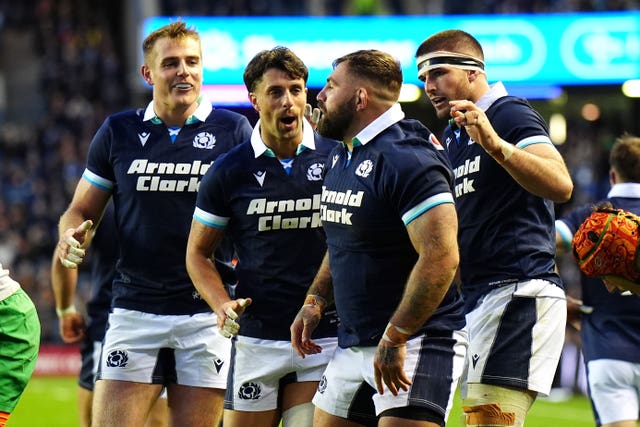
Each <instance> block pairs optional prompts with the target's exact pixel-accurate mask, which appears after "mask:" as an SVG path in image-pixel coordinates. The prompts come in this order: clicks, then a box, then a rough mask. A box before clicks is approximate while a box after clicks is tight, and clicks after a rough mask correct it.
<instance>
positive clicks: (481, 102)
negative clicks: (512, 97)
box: [476, 82, 509, 111]
mask: <svg viewBox="0 0 640 427" xmlns="http://www.w3.org/2000/svg"><path fill="white" fill-rule="evenodd" d="M507 95H509V93H508V92H507V89H506V88H505V87H504V84H503V83H502V82H497V83H494V84H492V85H491V86H490V87H489V91H488V92H487V93H485V94H484V95H482V97H480V99H478V102H476V106H477V107H478V108H480V109H481V110H482V111H487V109H488V108H489V107H491V104H493V103H494V102H496V100H498V99H499V98H502V97H504V96H507Z"/></svg>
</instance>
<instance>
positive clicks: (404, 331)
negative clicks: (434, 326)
mask: <svg viewBox="0 0 640 427" xmlns="http://www.w3.org/2000/svg"><path fill="white" fill-rule="evenodd" d="M407 231H408V233H409V237H410V239H411V242H412V244H413V247H414V248H415V250H416V252H417V253H418V260H417V262H416V264H415V266H414V267H413V270H412V271H411V274H410V275H409V279H408V280H407V283H406V285H405V290H404V293H403V295H402V299H401V300H400V303H399V304H398V307H397V308H396V310H395V312H394V313H393V315H392V316H391V319H390V321H389V325H388V326H387V328H386V330H385V333H384V336H383V337H382V339H381V340H380V342H379V343H378V347H377V349H376V355H375V357H374V361H373V365H374V366H373V367H374V377H375V382H376V388H377V389H378V393H380V394H383V392H384V390H383V383H384V384H385V385H386V386H387V387H388V388H389V390H390V391H391V393H392V394H394V395H397V394H398V389H403V390H407V389H408V388H407V387H408V386H409V385H410V384H411V380H410V379H409V378H408V377H407V375H406V373H405V371H404V360H405V357H406V345H405V344H406V341H407V340H408V338H409V336H410V335H411V334H413V333H414V332H416V331H417V330H419V329H420V327H422V325H424V324H425V322H426V321H427V320H428V319H429V318H430V317H431V316H432V315H433V313H434V312H435V311H436V309H437V308H438V306H439V305H440V303H441V302H442V299H443V298H444V295H445V294H446V293H447V291H448V289H449V287H450V286H451V284H452V282H453V280H454V277H455V274H456V270H457V267H458V263H459V255H458V243H457V234H458V220H457V216H456V210H455V207H454V205H453V204H452V203H447V204H442V205H439V206H436V207H434V208H432V209H430V210H428V211H427V212H425V213H424V214H422V215H421V216H419V217H418V218H416V219H415V220H413V221H412V222H410V223H409V225H407Z"/></svg>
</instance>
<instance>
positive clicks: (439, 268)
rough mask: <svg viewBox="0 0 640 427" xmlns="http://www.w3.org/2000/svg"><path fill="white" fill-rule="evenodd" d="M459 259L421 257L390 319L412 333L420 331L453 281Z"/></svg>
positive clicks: (392, 322)
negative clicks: (428, 258)
mask: <svg viewBox="0 0 640 427" xmlns="http://www.w3.org/2000/svg"><path fill="white" fill-rule="evenodd" d="M456 259H457V257H447V258H446V259H439V260H431V261H429V260H427V259H419V260H418V262H417V263H416V265H415V267H414V268H413V270H412V272H411V274H410V276H409V279H408V280H407V283H406V286H405V291H404V293H403V296H402V299H401V301H400V303H399V304H398V307H397V308H396V310H395V312H394V313H393V315H392V316H391V319H390V320H389V322H390V323H391V324H392V325H394V326H396V327H399V328H401V329H403V330H406V331H409V332H410V333H412V334H413V333H414V332H416V331H418V330H419V329H420V328H421V327H422V326H423V325H424V324H425V322H427V320H429V318H430V317H431V316H432V315H433V313H434V312H435V311H436V309H437V308H438V306H439V305H440V303H441V302H442V300H443V298H444V296H445V294H446V293H447V291H448V290H449V287H450V286H451V285H452V283H453V280H454V278H455V273H456V268H457V261H456Z"/></svg>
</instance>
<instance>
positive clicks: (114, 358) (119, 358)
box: [107, 350, 129, 368]
mask: <svg viewBox="0 0 640 427" xmlns="http://www.w3.org/2000/svg"><path fill="white" fill-rule="evenodd" d="M128 363H129V356H128V355H127V352H126V351H125V350H113V351H112V352H111V353H109V355H108V356H107V366H108V367H109V368H124V367H126V366H127V364H128Z"/></svg>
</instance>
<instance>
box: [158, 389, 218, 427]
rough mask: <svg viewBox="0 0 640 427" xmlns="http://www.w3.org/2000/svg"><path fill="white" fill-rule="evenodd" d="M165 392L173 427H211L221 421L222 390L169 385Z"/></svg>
mask: <svg viewBox="0 0 640 427" xmlns="http://www.w3.org/2000/svg"><path fill="white" fill-rule="evenodd" d="M167 392H168V404H169V415H170V417H171V421H172V423H173V424H172V425H174V426H189V427H211V426H217V425H218V423H219V422H220V420H221V419H222V404H223V401H224V390H223V389H219V388H208V387H192V386H184V385H179V384H170V385H169V386H167Z"/></svg>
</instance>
